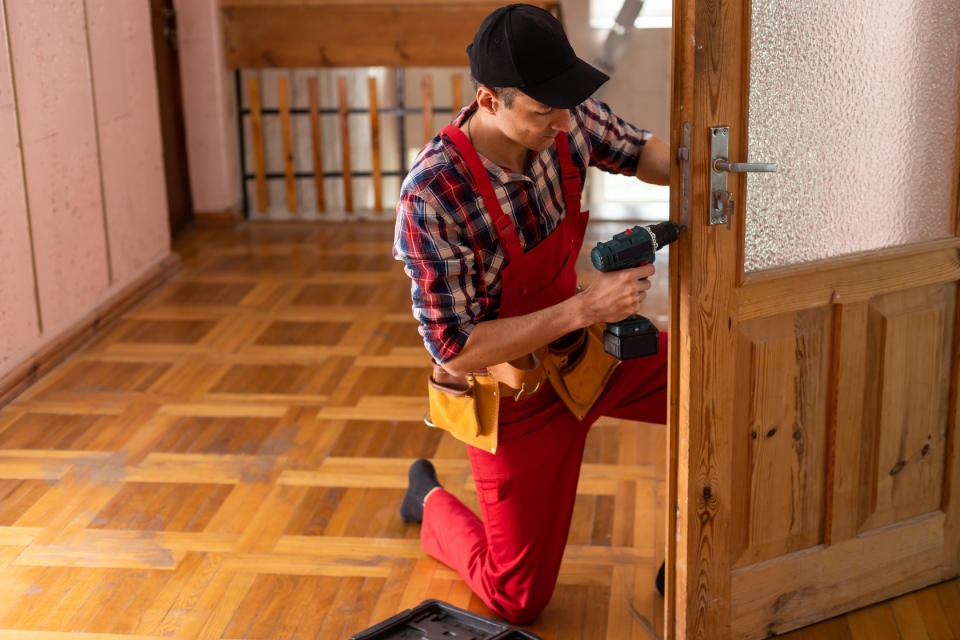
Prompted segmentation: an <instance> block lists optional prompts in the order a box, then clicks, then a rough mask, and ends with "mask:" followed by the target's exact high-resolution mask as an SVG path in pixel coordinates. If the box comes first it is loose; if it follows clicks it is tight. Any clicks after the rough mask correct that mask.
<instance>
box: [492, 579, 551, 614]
mask: <svg viewBox="0 0 960 640" xmlns="http://www.w3.org/2000/svg"><path fill="white" fill-rule="evenodd" d="M553 588H554V585H542V584H540V585H538V584H536V583H532V584H523V585H509V586H507V587H506V588H504V589H503V590H500V591H499V593H498V594H497V595H496V596H495V598H494V602H495V604H496V605H497V606H496V607H494V609H495V610H496V611H497V613H499V614H500V615H501V616H503V617H504V618H506V619H507V620H509V621H510V622H512V623H514V624H527V623H529V622H532V621H533V620H534V619H536V617H537V616H539V615H540V613H541V612H542V611H543V610H544V609H546V608H547V605H548V604H549V603H550V598H551V597H552V596H553Z"/></svg>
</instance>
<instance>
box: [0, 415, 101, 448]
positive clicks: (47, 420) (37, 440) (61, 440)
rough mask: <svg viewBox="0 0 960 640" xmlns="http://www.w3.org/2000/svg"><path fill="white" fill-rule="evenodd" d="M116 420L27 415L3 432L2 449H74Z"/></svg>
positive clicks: (0, 436)
mask: <svg viewBox="0 0 960 640" xmlns="http://www.w3.org/2000/svg"><path fill="white" fill-rule="evenodd" d="M112 421H113V420H112V419H111V418H108V417H104V416H84V415H79V416H77V415H62V414H47V413H27V414H24V415H23V416H22V417H21V418H20V419H18V420H17V421H15V422H14V423H13V424H11V425H10V426H9V427H7V428H6V429H4V430H3V431H2V432H0V449H52V450H63V449H73V448H76V445H78V444H83V443H86V442H88V441H89V440H91V439H92V437H94V436H95V435H96V433H99V432H100V431H102V430H103V429H104V428H106V426H107V425H108V424H109V423H111V422H112ZM94 432H96V433H94Z"/></svg>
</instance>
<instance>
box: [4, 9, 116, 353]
mask: <svg viewBox="0 0 960 640" xmlns="http://www.w3.org/2000/svg"><path fill="white" fill-rule="evenodd" d="M6 7H7V11H8V14H9V15H8V21H9V28H10V42H11V46H12V50H13V55H12V59H13V69H14V73H15V78H16V83H17V103H18V111H19V113H20V123H21V133H22V135H23V153H24V161H25V165H26V178H27V180H26V182H27V192H28V194H29V198H30V216H31V220H32V221H33V239H34V251H35V254H36V262H37V280H38V282H39V287H40V305H41V309H42V313H43V318H44V325H45V326H44V330H45V333H48V334H52V333H56V332H57V331H60V330H63V329H66V328H67V327H68V326H69V325H70V324H71V323H72V322H74V321H76V320H77V319H78V318H79V317H82V315H83V313H78V310H84V312H86V311H89V310H91V309H92V308H93V307H94V306H95V305H96V303H97V302H98V301H99V300H100V299H101V298H102V296H103V294H104V292H105V290H106V289H107V286H108V284H109V283H108V267H107V250H106V240H105V230H104V222H103V203H102V201H101V197H100V171H99V163H98V159H97V138H96V131H95V128H94V122H93V108H92V100H91V88H90V74H89V68H88V65H87V41H86V33H85V30H84V20H83V3H82V0H17V1H16V2H7V3H6Z"/></svg>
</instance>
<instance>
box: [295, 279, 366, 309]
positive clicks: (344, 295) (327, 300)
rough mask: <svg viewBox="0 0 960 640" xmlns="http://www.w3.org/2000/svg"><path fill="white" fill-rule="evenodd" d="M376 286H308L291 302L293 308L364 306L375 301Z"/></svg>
mask: <svg viewBox="0 0 960 640" xmlns="http://www.w3.org/2000/svg"><path fill="white" fill-rule="evenodd" d="M378 288H379V285H375V284H308V285H305V286H304V287H303V288H302V289H301V290H300V292H299V293H298V294H297V296H296V297H295V298H294V299H293V300H292V301H291V302H290V304H291V305H292V306H333V305H346V306H363V305H366V304H368V303H370V302H371V301H372V300H373V296H374V294H376V292H377V289H378Z"/></svg>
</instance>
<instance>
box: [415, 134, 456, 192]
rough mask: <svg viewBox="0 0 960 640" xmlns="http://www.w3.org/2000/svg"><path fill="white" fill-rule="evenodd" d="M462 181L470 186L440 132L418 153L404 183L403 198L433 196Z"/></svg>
mask: <svg viewBox="0 0 960 640" xmlns="http://www.w3.org/2000/svg"><path fill="white" fill-rule="evenodd" d="M458 185H463V186H464V187H465V188H467V189H469V186H468V185H467V183H466V181H465V180H464V178H463V176H462V174H461V171H460V168H459V166H458V163H457V162H456V161H455V160H454V158H453V156H451V154H450V152H449V150H448V148H447V145H446V143H445V142H444V140H443V139H442V138H440V137H439V136H438V137H437V138H434V139H433V140H431V141H430V143H428V144H427V146H425V147H424V148H423V149H422V150H421V151H420V153H419V154H417V157H416V159H415V160H414V163H413V167H411V169H410V172H409V173H408V174H407V177H406V178H405V179H404V181H403V185H401V187H400V198H401V199H404V198H410V197H413V198H420V199H422V200H425V201H426V200H433V199H435V198H437V197H439V196H441V195H442V194H443V193H444V192H448V191H449V190H450V189H451V188H452V187H456V186H458Z"/></svg>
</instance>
